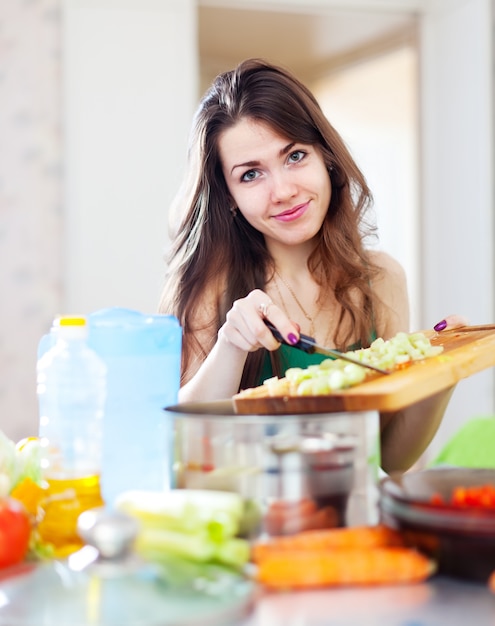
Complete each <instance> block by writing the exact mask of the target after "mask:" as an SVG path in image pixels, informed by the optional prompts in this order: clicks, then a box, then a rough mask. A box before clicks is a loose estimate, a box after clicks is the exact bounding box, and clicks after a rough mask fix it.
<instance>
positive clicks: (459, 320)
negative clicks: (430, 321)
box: [433, 315, 469, 333]
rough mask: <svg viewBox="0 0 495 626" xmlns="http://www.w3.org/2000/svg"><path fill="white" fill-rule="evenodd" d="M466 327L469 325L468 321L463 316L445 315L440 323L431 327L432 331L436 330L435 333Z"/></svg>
mask: <svg viewBox="0 0 495 626" xmlns="http://www.w3.org/2000/svg"><path fill="white" fill-rule="evenodd" d="M468 325H469V320H468V319H467V317H464V316H463V315H447V317H446V318H445V319H443V320H442V321H441V322H438V324H435V326H433V330H436V331H437V333H439V332H441V331H442V330H452V329H454V328H460V327H461V326H468Z"/></svg>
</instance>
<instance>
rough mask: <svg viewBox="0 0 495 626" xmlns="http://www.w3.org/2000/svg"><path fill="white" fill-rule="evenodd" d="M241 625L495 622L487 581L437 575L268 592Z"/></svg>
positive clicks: (462, 625) (474, 625)
mask: <svg viewBox="0 0 495 626" xmlns="http://www.w3.org/2000/svg"><path fill="white" fill-rule="evenodd" d="M236 626H495V594H493V593H491V592H490V590H489V589H488V586H487V585H485V584H483V583H477V582H470V581H462V580H457V579H454V578H447V577H440V576H436V577H434V578H432V579H430V580H429V581H428V582H426V583H422V584H415V585H397V586H384V587H367V588H345V589H326V590H318V591H308V592H296V593H265V594H261V595H260V597H259V598H258V599H257V601H256V603H255V606H254V609H253V611H252V613H251V614H250V615H249V617H247V618H246V619H245V620H244V621H241V622H239V623H238V624H237V625H236Z"/></svg>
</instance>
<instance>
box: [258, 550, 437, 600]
mask: <svg viewBox="0 0 495 626" xmlns="http://www.w3.org/2000/svg"><path fill="white" fill-rule="evenodd" d="M434 570H435V566H434V563H433V562H432V561H431V560H430V559H428V558H427V557H425V556H424V555H422V554H420V553H419V552H416V551H415V550H413V549H410V548H403V547H385V548H373V549H370V550H358V549H341V550H328V551H326V552H310V551H301V550H284V551H281V552H279V553H278V554H275V553H272V554H270V555H269V556H267V557H266V558H264V559H263V560H262V561H260V562H259V564H258V570H257V575H256V577H257V580H258V582H260V583H261V584H263V585H265V586H266V587H269V588H271V589H279V590H281V589H310V588H318V587H328V586H342V585H384V584H401V583H414V582H420V581H423V580H425V579H426V578H428V577H429V576H430V575H431V574H432V573H433V572H434Z"/></svg>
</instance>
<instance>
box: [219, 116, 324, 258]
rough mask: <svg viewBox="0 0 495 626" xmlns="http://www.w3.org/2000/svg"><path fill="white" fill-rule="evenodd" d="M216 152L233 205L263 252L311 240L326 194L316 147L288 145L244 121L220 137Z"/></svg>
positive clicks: (257, 124)
mask: <svg viewBox="0 0 495 626" xmlns="http://www.w3.org/2000/svg"><path fill="white" fill-rule="evenodd" d="M218 147H219V152H220V160H221V163H222V169H223V174H224V176H225V181H226V183H227V187H228V189H229V192H230V194H231V196H232V198H233V200H234V203H235V205H236V206H237V207H238V209H239V211H240V212H241V213H242V214H243V215H244V217H245V218H246V220H247V221H248V222H249V223H250V224H251V225H252V226H253V227H254V228H256V229H257V230H259V231H260V232H261V233H263V235H264V236H265V240H266V243H267V245H268V246H270V244H271V243H275V242H278V243H279V244H280V243H282V244H285V245H297V244H301V243H306V242H308V241H311V240H312V239H313V238H314V237H315V235H316V234H317V233H318V231H319V230H320V228H321V225H322V223H323V220H324V219H325V215H326V213H327V211H328V207H329V205H330V198H331V194H332V188H331V183H330V176H329V174H328V172H327V169H326V167H325V163H324V161H323V156H322V154H321V152H320V150H319V148H318V147H317V146H313V145H308V144H303V143H294V142H293V141H291V140H289V139H287V138H286V137H282V136H280V135H279V134H277V133H275V132H274V131H273V130H272V129H271V128H270V127H269V126H268V125H267V124H265V123H263V122H258V121H255V120H251V119H249V118H244V119H242V120H241V121H240V122H238V123H237V124H236V125H235V126H232V127H231V128H229V129H227V130H225V131H223V133H222V134H221V135H220V138H219V142H218Z"/></svg>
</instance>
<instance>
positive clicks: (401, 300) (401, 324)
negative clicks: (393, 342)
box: [368, 250, 409, 339]
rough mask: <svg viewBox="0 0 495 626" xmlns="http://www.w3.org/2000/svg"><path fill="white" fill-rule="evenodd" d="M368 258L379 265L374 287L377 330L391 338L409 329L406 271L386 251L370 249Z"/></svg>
mask: <svg viewBox="0 0 495 626" xmlns="http://www.w3.org/2000/svg"><path fill="white" fill-rule="evenodd" d="M368 258H369V260H370V262H371V263H373V264H374V265H375V267H377V268H378V275H377V276H376V277H375V278H373V281H372V287H373V291H374V293H375V296H376V297H377V298H378V302H379V303H380V305H379V306H378V309H377V311H376V316H375V321H376V326H377V327H376V331H377V334H378V336H379V337H384V338H386V339H388V338H389V337H392V336H393V335H395V334H396V333H397V332H398V331H399V330H408V328H409V297H408V288H407V278H406V273H405V271H404V268H403V267H402V265H401V264H400V263H399V261H397V259H395V258H394V257H393V256H391V255H390V254H388V253H387V252H384V251H383V250H370V251H369V252H368Z"/></svg>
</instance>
